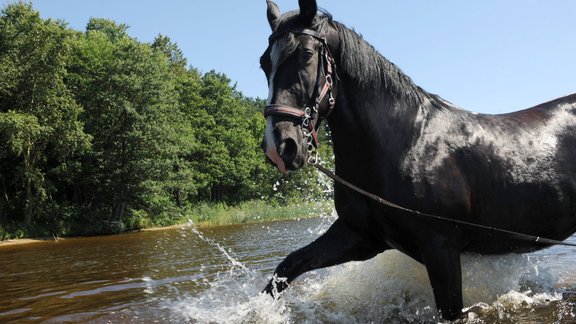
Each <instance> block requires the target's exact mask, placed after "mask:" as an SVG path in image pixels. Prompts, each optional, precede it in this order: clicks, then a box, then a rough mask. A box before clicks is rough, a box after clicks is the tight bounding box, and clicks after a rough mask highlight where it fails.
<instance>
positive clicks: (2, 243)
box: [0, 223, 188, 249]
mask: <svg viewBox="0 0 576 324" xmlns="http://www.w3.org/2000/svg"><path fill="white" fill-rule="evenodd" d="M186 226H188V223H185V224H180V225H172V226H165V227H150V228H144V229H141V230H139V231H133V232H125V233H121V234H119V235H122V234H128V233H134V232H150V231H162V230H167V229H172V228H181V227H186ZM112 235H113V234H112ZM71 238H73V237H71ZM65 239H66V238H64V237H57V238H52V237H50V238H37V239H29V238H24V239H16V240H5V241H0V249H1V248H2V247H8V246H14V245H25V244H32V243H42V242H53V241H61V240H65Z"/></svg>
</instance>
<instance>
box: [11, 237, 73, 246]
mask: <svg viewBox="0 0 576 324" xmlns="http://www.w3.org/2000/svg"><path fill="white" fill-rule="evenodd" d="M60 240H65V239H64V238H60V237H59V238H56V239H53V238H45V239H17V240H5V241H0V249H1V248H3V247H6V246H14V245H25V244H31V243H41V242H50V241H60Z"/></svg>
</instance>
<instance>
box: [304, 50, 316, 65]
mask: <svg viewBox="0 0 576 324" xmlns="http://www.w3.org/2000/svg"><path fill="white" fill-rule="evenodd" d="M312 56H314V52H312V51H304V54H303V59H304V62H306V63H308V62H310V60H312Z"/></svg>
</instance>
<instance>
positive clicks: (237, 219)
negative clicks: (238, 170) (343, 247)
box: [187, 201, 332, 226]
mask: <svg viewBox="0 0 576 324" xmlns="http://www.w3.org/2000/svg"><path fill="white" fill-rule="evenodd" d="M331 211H332V204H331V202H329V201H327V202H320V203H318V202H307V203H301V204H297V205H289V206H273V205H270V204H268V203H266V202H263V201H248V202H244V203H241V204H240V205H238V206H226V205H225V204H215V205H209V204H202V205H199V206H196V207H194V208H192V210H191V211H190V212H189V213H188V215H187V216H188V219H190V220H192V222H193V223H194V224H196V225H197V226H220V225H232V224H245V223H257V222H266V221H274V220H285V219H298V218H310V217H316V216H321V215H325V214H328V213H330V212H331Z"/></svg>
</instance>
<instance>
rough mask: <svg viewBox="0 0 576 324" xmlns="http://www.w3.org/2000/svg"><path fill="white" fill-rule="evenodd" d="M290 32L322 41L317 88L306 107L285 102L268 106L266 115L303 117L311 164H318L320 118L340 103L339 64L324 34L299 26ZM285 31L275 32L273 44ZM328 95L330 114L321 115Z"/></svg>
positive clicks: (325, 116)
mask: <svg viewBox="0 0 576 324" xmlns="http://www.w3.org/2000/svg"><path fill="white" fill-rule="evenodd" d="M323 27H324V26H323ZM323 30H324V28H320V31H323ZM290 33H292V34H299V35H308V36H312V37H314V38H315V39H316V40H318V41H319V42H320V43H321V45H320V54H319V55H320V56H319V57H320V59H319V60H318V73H317V75H316V87H315V90H314V93H313V94H312V96H311V97H310V100H308V103H307V104H306V107H304V109H300V108H296V107H291V106H287V105H282V104H270V105H267V106H266V107H265V108H264V117H265V118H267V117H268V116H283V117H290V118H295V119H301V120H302V131H303V133H304V137H305V138H306V143H307V147H306V149H307V151H308V163H310V164H316V163H318V153H317V151H316V149H317V148H318V134H317V132H316V131H317V129H316V128H317V126H318V124H320V123H319V122H318V123H317V122H316V121H317V120H323V119H326V118H328V116H330V114H331V113H332V110H333V109H334V105H335V104H336V100H335V99H334V96H333V93H332V89H333V76H336V63H335V61H334V58H333V57H332V55H330V50H329V48H328V44H327V42H326V37H325V35H324V33H321V32H317V31H315V30H311V29H306V28H304V29H297V30H294V31H291V32H290ZM283 34H285V33H284V32H282V33H273V34H272V35H271V36H270V38H269V41H270V43H272V42H274V41H275V40H276V39H278V38H279V37H280V36H281V35H283ZM322 77H324V85H322V84H321V81H322ZM326 96H328V111H327V112H326V114H324V116H320V115H319V111H318V109H319V107H320V103H321V102H322V100H324V98H325V97H326Z"/></svg>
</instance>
